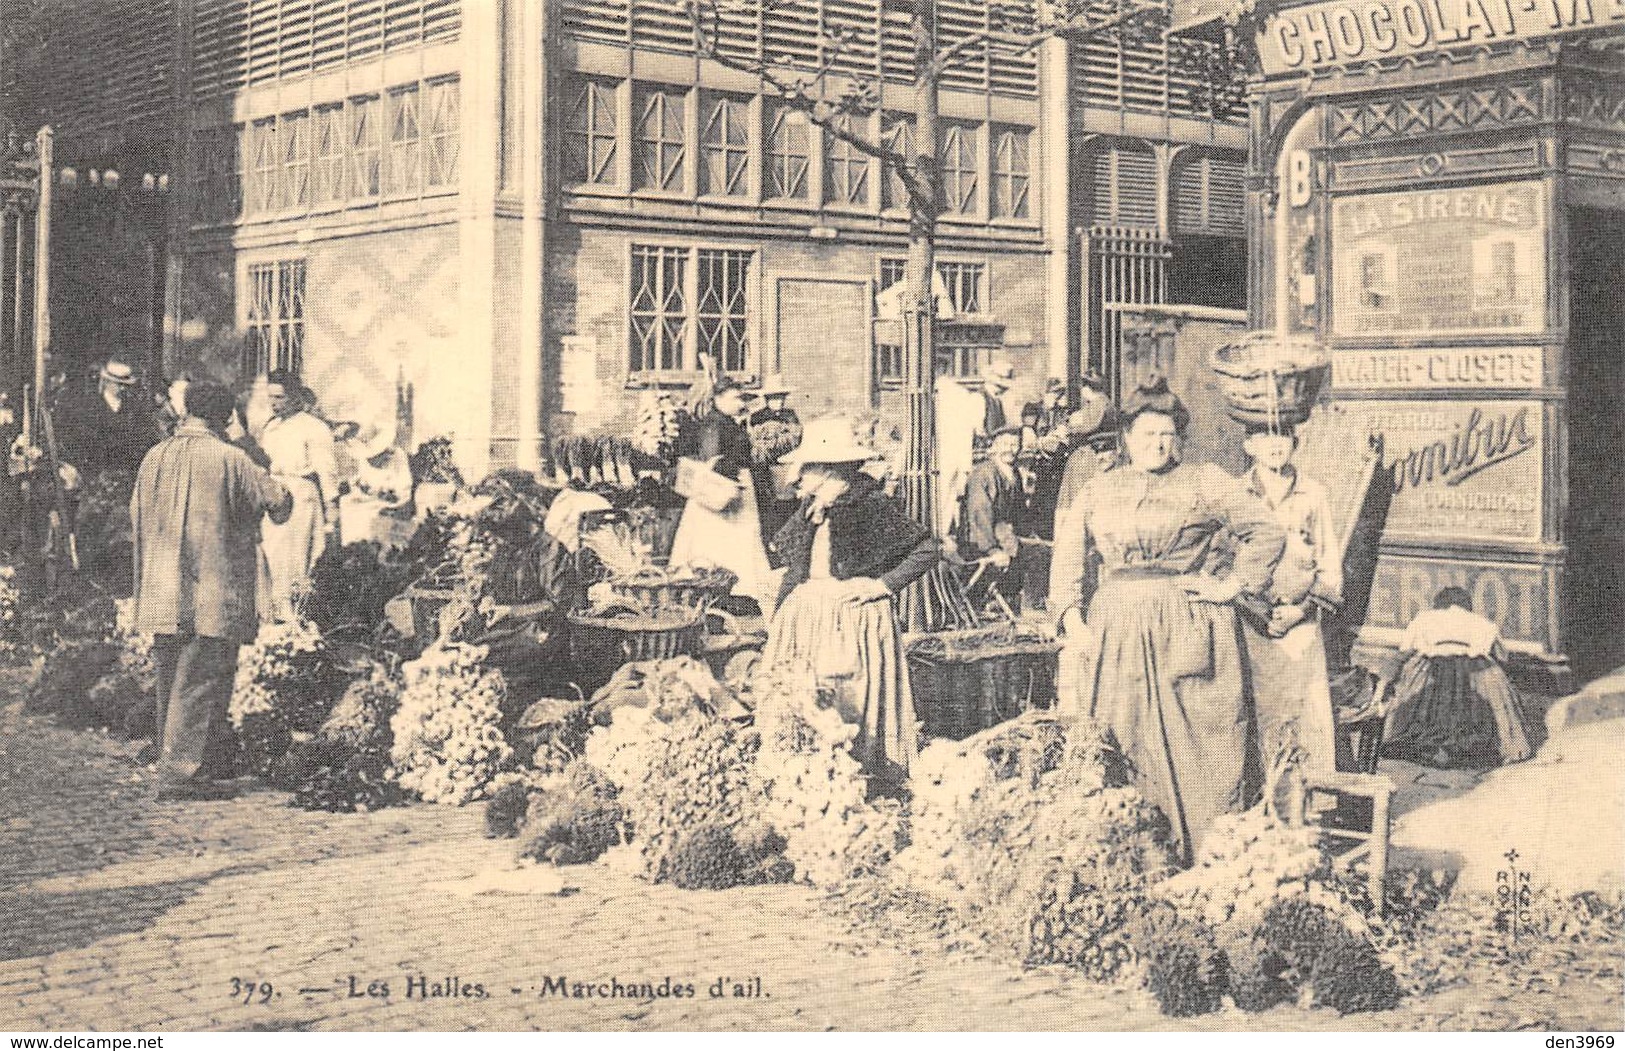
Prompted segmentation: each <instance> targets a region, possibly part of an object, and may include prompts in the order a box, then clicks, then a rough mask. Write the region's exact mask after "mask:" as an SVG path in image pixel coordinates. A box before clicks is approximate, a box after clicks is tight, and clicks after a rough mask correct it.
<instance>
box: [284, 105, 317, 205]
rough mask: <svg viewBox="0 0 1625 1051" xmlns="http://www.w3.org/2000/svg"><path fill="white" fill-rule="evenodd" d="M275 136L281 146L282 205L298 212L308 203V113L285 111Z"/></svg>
mask: <svg viewBox="0 0 1625 1051" xmlns="http://www.w3.org/2000/svg"><path fill="white" fill-rule="evenodd" d="M277 136H278V138H279V139H280V140H281V146H282V192H281V195H280V196H281V206H282V208H283V209H284V210H286V211H299V210H302V209H304V208H305V207H306V206H308V205H309V204H310V114H309V113H306V112H304V111H300V112H298V113H284V114H283V115H282V119H281V120H280V121H279V122H278V130H277Z"/></svg>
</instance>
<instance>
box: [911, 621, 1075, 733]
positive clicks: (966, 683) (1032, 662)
mask: <svg viewBox="0 0 1625 1051" xmlns="http://www.w3.org/2000/svg"><path fill="white" fill-rule="evenodd" d="M1060 651H1061V644H1060V643H1058V642H1010V643H1007V644H1004V645H1001V646H998V647H997V648H996V649H995V648H990V649H987V650H984V651H982V652H980V653H977V652H975V651H969V650H965V649H951V650H948V651H946V652H944V651H942V650H941V649H936V650H935V651H934V652H933V651H930V650H928V651H926V652H914V650H911V651H910V653H909V657H908V671H909V681H910V683H911V685H912V687H913V691H914V710H915V711H916V712H918V713H919V716H920V722H921V724H922V726H923V727H924V729H925V732H926V733H927V734H928V735H929V736H931V737H948V738H952V739H953V740H956V741H958V740H962V739H964V738H966V737H969V736H970V735H971V734H973V733H977V732H978V731H981V730H986V729H988V728H989V727H992V726H996V725H998V724H999V723H1002V722H1004V721H1005V720H1006V719H1011V718H1013V717H1015V716H1017V715H1020V714H1021V713H1022V712H1025V711H1028V710H1030V709H1033V708H1049V707H1052V706H1053V705H1054V704H1055V670H1056V663H1057V659H1058V655H1059V653H1060Z"/></svg>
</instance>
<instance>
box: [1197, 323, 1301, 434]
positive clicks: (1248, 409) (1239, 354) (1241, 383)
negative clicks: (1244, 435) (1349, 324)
mask: <svg viewBox="0 0 1625 1051" xmlns="http://www.w3.org/2000/svg"><path fill="white" fill-rule="evenodd" d="M1209 364H1211V365H1212V367H1213V371H1214V372H1215V373H1217V374H1218V377H1219V389H1220V392H1221V393H1222V394H1223V395H1224V399H1225V401H1226V402H1227V403H1228V406H1229V413H1230V416H1231V417H1232V418H1233V419H1236V420H1239V421H1240V422H1242V423H1246V424H1258V425H1264V424H1276V423H1284V424H1298V423H1302V422H1303V421H1304V420H1306V419H1308V418H1309V410H1310V409H1311V408H1313V407H1314V404H1315V400H1316V399H1317V398H1319V397H1320V390H1321V387H1322V386H1324V385H1325V383H1326V375H1327V373H1328V371H1329V366H1330V364H1331V359H1330V358H1329V357H1328V356H1327V354H1326V351H1325V350H1324V348H1322V347H1321V346H1320V345H1319V344H1318V343H1316V342H1314V341H1313V340H1311V339H1307V338H1303V337H1293V336H1285V335H1281V334H1279V333H1275V332H1253V333H1250V334H1248V335H1247V336H1245V337H1243V338H1242V339H1241V340H1239V341H1238V342H1235V343H1227V344H1225V345H1224V346H1221V347H1219V348H1218V349H1216V350H1215V351H1214V352H1213V355H1212V357H1211V359H1210V361H1209Z"/></svg>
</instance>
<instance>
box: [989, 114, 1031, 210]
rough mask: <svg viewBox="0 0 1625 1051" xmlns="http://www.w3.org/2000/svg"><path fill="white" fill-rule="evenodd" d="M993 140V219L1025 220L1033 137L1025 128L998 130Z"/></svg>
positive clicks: (1029, 195) (1028, 204)
mask: <svg viewBox="0 0 1625 1051" xmlns="http://www.w3.org/2000/svg"><path fill="white" fill-rule="evenodd" d="M997 135H998V137H997V138H996V139H994V140H993V215H994V216H995V217H996V218H1000V219H1026V218H1028V216H1029V215H1030V214H1031V210H1032V204H1031V198H1032V182H1033V175H1032V171H1033V168H1032V152H1031V141H1032V133H1031V132H1030V131H1028V130H1027V129H1026V128H999V129H997Z"/></svg>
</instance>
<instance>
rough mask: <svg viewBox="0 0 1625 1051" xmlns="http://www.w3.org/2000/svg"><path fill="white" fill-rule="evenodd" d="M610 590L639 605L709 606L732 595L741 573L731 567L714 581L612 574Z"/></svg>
mask: <svg viewBox="0 0 1625 1051" xmlns="http://www.w3.org/2000/svg"><path fill="white" fill-rule="evenodd" d="M608 583H609V587H610V590H611V591H613V592H614V593H615V595H616V596H618V597H619V598H622V599H624V600H626V602H627V603H628V604H629V605H632V606H635V607H637V608H638V609H645V610H662V609H697V610H700V611H701V612H704V611H705V610H708V609H710V608H711V606H712V605H714V604H715V603H716V602H717V601H718V600H720V599H724V598H726V597H728V595H729V594H731V593H732V592H733V589H734V585H735V584H737V583H739V577H738V576H737V575H735V574H733V573H730V572H728V571H727V570H721V571H719V572H717V573H716V575H715V577H714V579H713V581H712V582H710V583H706V584H699V583H694V582H691V581H687V582H685V581H682V580H668V581H647V582H646V581H639V580H637V579H635V578H627V577H610V578H609V581H608Z"/></svg>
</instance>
